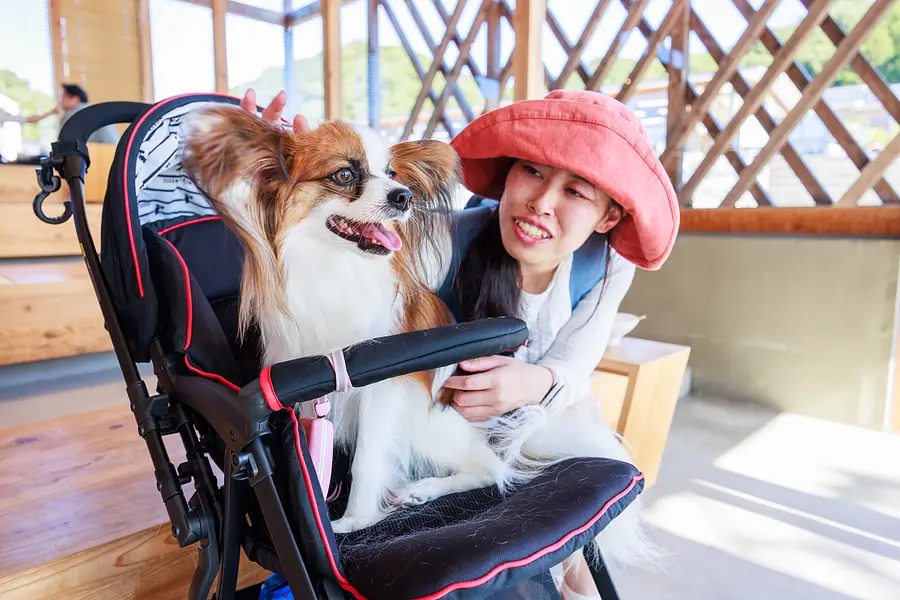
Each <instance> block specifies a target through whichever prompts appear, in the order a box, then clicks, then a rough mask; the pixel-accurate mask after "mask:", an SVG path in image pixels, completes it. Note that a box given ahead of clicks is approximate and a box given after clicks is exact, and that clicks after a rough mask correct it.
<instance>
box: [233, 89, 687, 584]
mask: <svg viewBox="0 0 900 600" xmlns="http://www.w3.org/2000/svg"><path fill="white" fill-rule="evenodd" d="M284 100H285V98H284V96H283V95H282V94H279V96H278V97H276V98H275V100H274V101H273V103H272V104H271V105H270V106H269V107H268V108H267V109H266V111H265V112H264V114H263V117H264V118H267V119H269V120H273V121H274V120H276V119H278V118H280V112H281V110H282V109H283V106H284ZM242 105H244V106H245V108H247V109H249V110H255V108H256V104H255V97H253V95H252V92H248V95H247V96H245V98H244V102H243V103H242ZM293 126H294V128H295V129H296V130H298V131H303V130H305V129H306V128H308V125H307V124H306V121H305V120H304V119H303V118H302V117H295V119H294V122H293ZM451 145H452V146H453V147H454V149H455V150H456V152H457V153H458V154H459V156H460V160H461V162H462V171H463V179H464V183H465V186H466V188H467V189H468V190H470V191H472V192H474V193H475V194H476V195H478V196H481V197H484V198H490V199H494V200H497V201H499V203H498V206H497V208H496V209H493V208H487V209H484V210H482V209H476V210H478V211H479V212H478V213H475V212H471V213H470V212H469V211H468V210H467V211H463V213H461V214H462V215H463V216H461V217H460V224H462V223H463V222H464V221H465V222H466V224H465V227H464V231H463V232H462V233H463V234H464V235H462V236H459V235H458V236H457V238H456V240H455V247H454V260H453V261H452V262H451V267H450V269H449V270H448V277H447V278H446V280H445V283H444V286H443V287H442V289H441V295H442V297H443V298H444V299H445V301H447V303H448V304H449V305H450V306H451V307H452V308H453V310H454V313H455V314H456V317H457V318H458V319H459V320H472V319H478V318H485V317H493V316H515V317H518V318H521V319H523V320H524V321H525V322H526V323H527V325H528V329H529V340H528V343H527V345H526V346H525V347H523V348H521V349H519V351H518V352H517V353H516V354H515V356H513V357H503V356H491V357H485V358H481V359H476V360H471V361H465V362H463V363H461V364H460V367H461V369H462V370H463V371H464V372H465V373H464V374H460V375H457V376H454V377H451V378H450V379H449V380H448V381H447V383H446V384H445V387H448V388H451V389H453V390H454V403H455V408H456V410H458V411H459V412H460V414H462V415H463V416H464V417H465V418H467V419H469V420H470V421H484V420H486V419H490V418H492V417H497V416H500V415H503V414H506V413H508V412H510V411H512V410H515V409H516V408H518V407H521V406H525V405H534V404H542V405H544V406H545V407H546V408H547V410H551V411H557V410H558V411H563V410H575V411H579V413H580V414H584V415H585V417H586V418H589V419H592V420H595V421H596V425H597V427H598V434H599V433H601V432H602V433H604V434H608V433H609V431H608V428H607V426H606V424H605V422H603V417H602V413H601V412H600V410H599V406H598V400H597V399H596V398H594V397H593V396H591V394H590V376H591V373H592V372H593V371H594V369H595V368H596V366H597V364H598V363H599V362H600V360H601V358H602V356H603V354H604V352H605V350H606V346H607V342H608V340H609V335H610V330H611V328H612V325H613V319H614V317H615V315H616V313H617V312H618V308H619V304H620V303H621V301H622V298H623V297H624V296H625V293H626V292H627V291H628V289H629V287H630V286H631V282H632V279H633V277H634V272H635V268H636V267H640V268H643V269H648V270H653V269H657V268H659V267H660V266H661V265H662V263H663V262H664V261H665V260H666V258H667V257H668V255H669V253H670V252H671V249H672V246H673V244H674V241H675V237H676V235H677V231H678V221H679V209H678V204H677V201H676V196H675V192H674V190H673V188H672V185H671V183H670V182H669V179H668V177H667V176H666V173H665V171H664V169H663V167H662V165H661V164H660V162H659V160H658V159H657V157H656V155H655V154H654V153H653V151H652V148H651V146H650V144H649V141H648V140H647V138H646V134H645V133H644V130H643V127H642V126H641V124H640V121H639V120H638V119H637V117H636V116H634V114H633V113H631V112H630V111H629V110H628V109H627V108H626V107H625V106H624V105H622V104H621V103H619V102H617V101H615V100H613V99H612V98H609V97H608V96H604V95H602V94H599V93H596V92H589V91H572V90H558V91H554V92H551V93H550V94H548V95H547V96H546V97H545V98H543V99H541V100H529V101H522V102H516V103H513V104H511V105H509V106H506V107H503V108H499V109H496V110H494V111H491V112H489V113H487V114H485V115H483V116H481V117H479V118H478V119H476V120H475V121H473V122H472V123H470V124H469V125H468V126H467V127H466V128H465V129H463V131H462V132H460V133H459V135H457V136H456V137H455V138H454V139H453V140H452V142H451ZM469 215H471V216H472V218H470V217H469ZM591 249H593V250H591ZM585 251H591V252H593V254H589V255H588V256H589V258H590V260H589V263H590V264H588V263H585V261H584V260H583V259H584V256H585ZM579 257H581V258H582V260H581V261H579V260H578V258H579ZM598 265H599V266H602V268H601V269H598V268H597V267H598ZM598 271H599V272H598ZM592 277H593V279H592ZM585 282H588V283H589V286H588V287H587V289H582V288H584V287H585ZM579 286H580V287H579ZM556 435H559V433H557V434H556ZM566 567H567V568H566V573H565V578H564V582H563V583H562V585H561V587H562V590H561V592H562V595H563V597H564V598H566V600H572V599H578V598H596V597H599V594H598V592H597V589H596V587H595V586H594V583H593V580H592V578H591V576H590V573H589V571H588V569H587V565H586V564H585V562H584V558H583V557H582V555H581V554H580V553H578V554H576V555H574V556H572V557H570V558H569V559H568V560H567V561H566Z"/></svg>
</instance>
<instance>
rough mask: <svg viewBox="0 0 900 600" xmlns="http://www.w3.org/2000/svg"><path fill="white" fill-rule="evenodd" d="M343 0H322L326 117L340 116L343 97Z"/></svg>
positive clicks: (335, 117) (334, 117)
mask: <svg viewBox="0 0 900 600" xmlns="http://www.w3.org/2000/svg"><path fill="white" fill-rule="evenodd" d="M341 4H343V2H341V0H321V7H322V44H323V46H324V55H325V56H324V59H325V65H324V73H325V119H337V118H340V116H341V114H342V113H343V110H342V108H343V100H342V98H341Z"/></svg>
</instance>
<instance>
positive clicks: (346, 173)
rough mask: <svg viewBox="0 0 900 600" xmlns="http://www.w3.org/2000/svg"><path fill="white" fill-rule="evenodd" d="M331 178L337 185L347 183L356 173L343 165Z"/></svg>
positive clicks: (351, 180)
mask: <svg viewBox="0 0 900 600" xmlns="http://www.w3.org/2000/svg"><path fill="white" fill-rule="evenodd" d="M331 179H332V180H333V181H334V182H335V183H337V184H338V185H347V184H349V183H352V182H353V180H354V179H356V175H355V174H354V173H353V170H352V169H350V168H347V167H344V168H343V169H341V170H339V171H336V172H335V173H334V174H333V175H332V176H331Z"/></svg>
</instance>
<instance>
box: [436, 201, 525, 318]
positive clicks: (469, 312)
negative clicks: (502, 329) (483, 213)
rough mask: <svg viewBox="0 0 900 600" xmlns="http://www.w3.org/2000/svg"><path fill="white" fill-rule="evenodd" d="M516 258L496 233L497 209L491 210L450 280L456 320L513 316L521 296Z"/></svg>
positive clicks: (515, 313)
mask: <svg viewBox="0 0 900 600" xmlns="http://www.w3.org/2000/svg"><path fill="white" fill-rule="evenodd" d="M519 280H520V271H519V262H518V261H517V260H516V259H514V258H513V257H512V256H510V255H509V253H508V252H507V251H506V248H505V247H504V246H503V239H502V238H501V237H500V210H499V209H498V210H495V211H493V214H492V215H491V218H490V219H489V220H488V223H487V225H486V226H485V227H484V228H482V230H481V231H480V232H479V233H478V235H477V236H476V237H475V239H474V240H472V243H471V244H470V245H469V250H468V252H467V253H466V255H465V256H464V257H463V259H462V260H461V261H460V264H459V270H458V271H457V273H456V277H455V278H454V280H453V288H452V289H453V300H454V302H455V303H456V307H457V311H458V315H459V320H460V321H475V320H477V319H485V318H489V317H514V316H516V315H517V313H518V312H519V297H520V296H521V289H520V287H519V284H520V281H519Z"/></svg>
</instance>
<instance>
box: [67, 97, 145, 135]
mask: <svg viewBox="0 0 900 600" xmlns="http://www.w3.org/2000/svg"><path fill="white" fill-rule="evenodd" d="M150 106H151V105H150V104H147V103H145V102H100V103H98V104H92V105H90V106H86V107H85V108H83V109H81V110H79V111H78V112H77V113H75V114H74V115H72V117H71V118H70V119H69V120H68V121H66V124H65V125H63V127H62V129H61V130H60V132H59V141H61V142H75V141H82V142H84V141H87V139H88V138H89V137H90V136H91V134H92V133H94V132H95V131H97V130H98V129H100V128H101V127H106V126H107V125H115V124H117V123H131V122H132V121H134V120H135V119H137V118H138V117H139V116H140V115H141V113H143V112H144V111H145V110H147V109H148V108H150Z"/></svg>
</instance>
